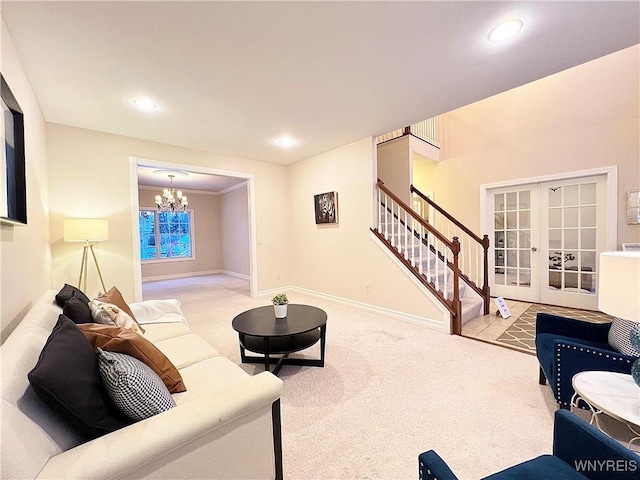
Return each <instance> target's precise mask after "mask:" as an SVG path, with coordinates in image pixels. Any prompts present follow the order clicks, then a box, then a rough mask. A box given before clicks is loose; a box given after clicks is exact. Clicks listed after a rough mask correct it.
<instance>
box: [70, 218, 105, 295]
mask: <svg viewBox="0 0 640 480" xmlns="http://www.w3.org/2000/svg"><path fill="white" fill-rule="evenodd" d="M62 232H63V235H64V241H65V242H84V249H83V251H82V263H81V264H80V277H79V278H78V288H79V289H80V290H82V291H83V292H86V288H87V262H88V258H89V253H91V256H92V257H93V263H94V264H95V265H96V270H98V276H99V277H100V283H101V284H102V291H103V292H106V291H107V289H106V287H105V286H104V280H103V279H102V272H100V267H99V266H98V260H97V259H96V254H95V253H94V251H93V244H92V243H91V242H104V241H105V240H109V222H108V221H107V220H103V219H99V218H67V219H65V220H63V221H62Z"/></svg>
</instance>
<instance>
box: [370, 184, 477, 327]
mask: <svg viewBox="0 0 640 480" xmlns="http://www.w3.org/2000/svg"><path fill="white" fill-rule="evenodd" d="M376 190H377V206H378V210H377V218H376V222H375V223H376V225H375V227H374V228H372V229H371V231H372V232H373V233H374V234H375V235H376V237H377V238H378V239H379V240H380V241H381V242H382V243H383V244H384V245H386V247H387V248H389V249H390V250H391V252H393V254H394V255H395V257H396V258H397V259H398V260H399V261H400V262H401V263H402V264H403V265H404V266H405V267H406V268H407V269H408V270H409V271H410V272H411V273H412V274H413V275H415V276H416V277H417V278H418V280H419V281H420V282H421V283H422V284H423V285H424V286H425V287H426V288H427V289H428V290H429V291H430V292H431V293H432V294H433V296H434V297H435V298H436V299H437V300H438V301H439V302H440V303H442V305H444V306H445V307H446V308H447V310H449V312H450V314H451V324H452V333H454V334H456V335H460V334H461V333H462V324H464V323H466V322H468V321H469V320H471V319H473V318H475V317H477V316H478V315H481V314H485V315H486V314H488V313H489V286H488V271H487V268H488V257H487V253H488V248H489V238H488V237H487V235H485V236H484V238H482V239H481V238H480V237H478V236H477V235H475V234H474V233H473V232H471V231H470V230H469V229H468V228H466V227H465V226H464V225H462V223H461V222H459V221H457V220H456V219H455V218H454V217H453V216H451V215H450V214H448V213H447V212H446V211H445V210H444V209H442V208H441V207H439V206H438V205H437V204H435V202H433V201H432V200H430V199H428V198H427V197H426V196H425V195H424V194H422V193H421V192H420V191H419V190H418V189H416V188H415V187H413V185H412V186H411V193H412V195H413V200H414V205H415V207H416V208H415V209H414V208H411V207H409V206H408V205H407V204H406V203H405V202H403V201H402V200H401V199H400V198H399V197H398V196H397V195H396V194H394V193H393V192H392V191H390V190H389V189H388V188H387V187H386V186H385V185H384V182H383V181H382V180H380V179H378V183H377V184H376ZM434 218H437V220H438V224H439V228H438V227H436V226H435V225H433V224H432V223H431V222H430V221H429V219H432V221H433V219H434ZM444 232H447V233H446V234H445V233H444ZM452 232H453V235H451V233H452ZM449 238H450V239H449ZM481 279H482V280H481ZM480 282H482V283H483V284H482V286H479V285H480Z"/></svg>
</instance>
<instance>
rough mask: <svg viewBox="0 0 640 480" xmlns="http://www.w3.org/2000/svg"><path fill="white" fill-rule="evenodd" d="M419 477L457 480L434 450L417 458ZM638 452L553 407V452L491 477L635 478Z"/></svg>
mask: <svg viewBox="0 0 640 480" xmlns="http://www.w3.org/2000/svg"><path fill="white" fill-rule="evenodd" d="M418 464H419V472H420V480H436V479H437V480H457V478H458V477H456V476H455V475H454V473H453V472H452V471H451V469H450V468H449V467H448V466H447V464H446V463H445V462H444V460H442V458H440V456H439V455H438V454H437V453H436V452H434V451H433V450H429V451H428V452H424V453H422V454H420V456H419V458H418ZM639 477H640V456H638V455H637V454H636V453H634V452H632V451H631V450H629V449H628V448H626V447H625V446H624V445H621V444H620V443H618V442H617V441H616V440H614V439H612V438H610V437H609V436H607V435H606V434H604V433H602V432H601V431H600V430H598V429H597V428H595V427H594V426H592V425H589V424H588V423H587V422H585V421H584V420H582V419H581V418H579V417H577V416H576V415H574V414H573V413H571V412H569V411H567V410H556V412H555V423H554V428H553V455H541V456H539V457H536V458H534V459H533V460H528V461H526V462H523V463H520V464H518V465H514V466H513V467H509V468H507V469H506V470H502V471H501V472H498V473H494V474H493V475H490V476H488V477H484V478H485V479H491V480H509V479H518V480H529V479H530V480H543V479H544V480H546V479H549V480H551V479H553V480H564V479H572V478H576V479H585V478H588V479H593V480H632V479H635V480H637V479H638V478H639Z"/></svg>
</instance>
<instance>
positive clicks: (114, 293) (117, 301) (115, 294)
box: [97, 287, 144, 350]
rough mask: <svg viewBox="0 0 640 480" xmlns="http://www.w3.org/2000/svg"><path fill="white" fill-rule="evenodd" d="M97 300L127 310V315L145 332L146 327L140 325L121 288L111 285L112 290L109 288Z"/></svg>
mask: <svg viewBox="0 0 640 480" xmlns="http://www.w3.org/2000/svg"><path fill="white" fill-rule="evenodd" d="M97 300H98V301H99V302H103V303H113V304H114V305H116V306H118V307H120V308H121V309H122V310H124V311H125V313H126V314H127V315H129V316H130V317H131V318H133V321H134V322H136V323H137V324H138V326H139V327H140V330H142V333H144V328H142V327H141V326H140V324H139V323H138V320H136V317H135V315H134V314H133V312H132V311H131V309H130V308H129V305H127V302H125V301H124V297H123V296H122V294H121V293H120V290H118V289H117V288H116V287H111V290H109V291H108V292H107V293H104V294H103V295H102V296H101V297H98V298H97ZM103 350H104V349H103Z"/></svg>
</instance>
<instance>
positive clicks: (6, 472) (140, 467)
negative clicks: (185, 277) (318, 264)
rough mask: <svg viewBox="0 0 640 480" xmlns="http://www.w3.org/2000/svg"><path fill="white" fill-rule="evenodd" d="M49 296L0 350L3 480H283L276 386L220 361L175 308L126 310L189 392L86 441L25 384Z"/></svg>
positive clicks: (47, 325)
mask: <svg viewBox="0 0 640 480" xmlns="http://www.w3.org/2000/svg"><path fill="white" fill-rule="evenodd" d="M55 294H56V292H55V291H54V290H51V291H48V292H46V293H45V294H44V295H43V297H42V298H41V299H40V301H39V302H38V303H37V304H35V305H34V306H33V308H31V310H30V311H29V313H28V314H27V315H26V317H25V318H24V320H23V321H22V322H21V323H20V325H19V326H18V327H17V328H16V330H15V331H14V332H13V333H12V334H11V335H10V336H9V338H7V340H6V341H5V342H4V344H3V345H2V347H0V355H1V357H0V358H1V361H2V379H1V381H2V404H1V407H0V412H1V422H0V423H1V435H2V437H1V449H2V450H1V452H2V456H1V458H0V460H1V463H0V465H1V467H0V468H1V471H2V478H3V479H12V480H14V479H35V478H55V479H67V478H69V479H71V478H73V479H75V478H84V479H100V478H153V479H162V478H166V479H169V478H170V479H181V478H200V479H226V478H228V479H231V478H233V479H244V478H260V479H265V478H282V442H281V431H280V396H281V395H282V389H283V384H282V381H281V380H280V379H278V378H277V377H275V376H274V375H272V374H271V373H269V372H262V373H259V374H257V375H254V376H250V375H249V374H247V373H246V372H245V371H244V370H242V369H241V368H240V367H239V366H238V365H236V364H234V363H233V362H231V361H230V360H229V359H227V358H225V357H223V356H221V355H220V354H219V353H218V352H217V351H216V350H215V348H214V347H213V346H211V345H210V344H208V343H207V342H205V341H204V340H203V339H202V338H200V337H198V336H197V335H195V334H194V333H193V332H191V330H190V329H189V327H188V325H187V324H186V323H185V322H183V321H181V320H182V315H181V312H180V309H179V303H178V302H177V301H173V302H172V301H167V302H166V303H165V304H164V305H163V304H162V303H158V302H157V301H156V302H155V303H154V301H151V302H141V303H134V304H130V307H131V310H132V311H133V312H134V314H135V316H136V318H137V319H138V320H139V321H140V323H141V324H143V326H144V328H145V330H146V331H145V334H144V336H145V337H146V338H147V339H149V340H150V341H151V342H152V343H153V344H154V345H155V346H156V347H158V348H159V349H160V350H161V351H162V352H163V353H164V354H165V355H166V356H167V357H168V358H169V360H171V362H172V363H173V364H174V365H175V366H176V367H177V369H178V371H179V372H180V375H181V376H182V379H183V381H184V384H185V386H186V388H187V391H186V392H183V393H176V394H173V398H174V400H175V402H176V404H177V406H176V407H175V408H172V409H170V410H168V411H166V412H163V413H160V414H158V415H155V416H153V417H151V418H148V419H146V420H142V421H140V422H137V423H134V424H132V425H129V426H127V427H125V428H122V429H120V430H117V431H115V432H112V433H109V434H107V435H104V436H101V437H99V438H96V439H94V440H91V441H88V442H85V441H84V440H83V439H82V438H81V437H80V436H79V435H78V434H77V433H75V431H74V430H72V429H70V428H69V427H68V425H67V424H66V423H65V422H64V421H62V420H61V419H60V418H59V417H57V416H56V415H55V414H54V413H53V412H52V411H51V410H50V409H49V407H48V406H47V405H45V404H44V402H43V401H42V400H41V399H40V397H38V396H37V395H36V394H35V392H34V391H33V389H32V388H31V387H30V384H29V381H28V379H27V373H28V372H29V371H30V370H31V369H32V368H33V367H34V365H35V364H36V362H37V361H38V357H39V355H40V351H41V350H42V348H43V346H44V344H45V342H46V341H47V338H48V337H49V334H50V333H51V330H52V329H53V327H54V325H55V324H56V322H57V319H58V316H59V314H60V313H62V309H61V308H60V307H58V306H57V305H56V304H55V303H54V297H55ZM83 442H84V443H83Z"/></svg>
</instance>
